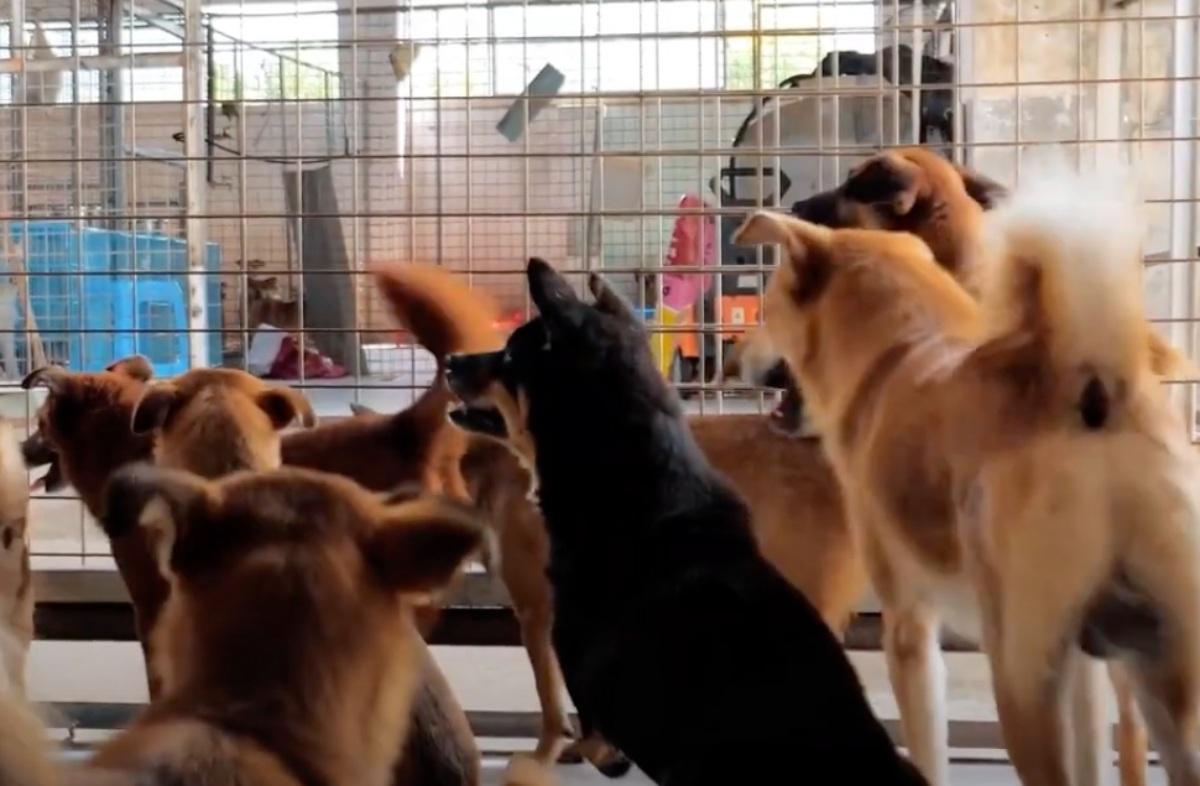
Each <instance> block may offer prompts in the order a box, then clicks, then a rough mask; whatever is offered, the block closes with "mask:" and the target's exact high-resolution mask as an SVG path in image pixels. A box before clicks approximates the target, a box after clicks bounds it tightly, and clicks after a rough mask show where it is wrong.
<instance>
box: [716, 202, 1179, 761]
mask: <svg viewBox="0 0 1200 786" xmlns="http://www.w3.org/2000/svg"><path fill="white" fill-rule="evenodd" d="M1064 190H1065V191H1066V196H1067V197H1069V198H1064V199H1060V200H1058V201H1056V200H1055V198H1054V196H1055V195H1054V194H1053V190H1052V195H1051V198H1050V199H1048V200H1047V199H1046V198H1045V197H1043V196H1035V197H1033V198H1030V197H1028V196H1027V197H1026V201H1025V202H1023V203H1022V204H1021V205H1020V206H1017V207H1011V208H1006V212H1007V216H1008V217H1006V219H1005V221H1006V223H1005V224H1004V226H1005V228H1006V229H1005V231H1006V232H1007V235H1006V237H1007V239H1008V242H1009V244H1010V245H1009V248H1008V251H1007V253H1006V255H1005V256H1004V257H1003V258H1002V259H1001V260H1000V263H999V264H1000V265H1001V266H1000V268H999V270H998V273H997V275H998V276H1000V277H999V278H997V279H996V280H997V283H996V284H993V285H992V288H991V290H990V295H989V296H990V298H991V300H992V301H994V306H993V307H992V308H991V309H990V310H989V311H988V312H987V313H988V314H989V315H990V318H989V319H984V318H982V317H981V316H980V313H981V312H980V310H979V307H978V305H977V304H975V302H974V301H973V300H971V298H970V297H969V296H967V295H966V294H965V293H964V292H963V290H962V289H960V288H958V287H957V286H956V285H955V284H954V282H953V281H952V280H951V279H950V278H949V277H947V276H945V274H944V273H943V272H942V271H940V270H939V269H938V268H937V266H936V265H935V264H934V260H933V257H932V256H931V255H930V252H929V250H928V248H927V247H926V246H924V245H923V244H921V243H918V242H917V241H916V240H914V239H913V238H912V237H911V236H907V235H904V234H898V233H881V232H862V231H841V232H832V231H830V230H828V229H826V228H823V227H817V226H814V225H812V224H809V223H806V222H801V221H796V220H790V219H786V218H782V217H779V216H773V215H770V214H760V215H758V216H756V217H755V218H754V219H752V220H751V221H750V222H748V223H747V224H746V226H745V227H744V228H743V229H742V230H741V231H740V233H739V239H740V240H741V241H744V242H759V243H761V242H770V243H779V244H781V245H782V247H783V249H784V251H785V256H786V259H787V262H786V263H785V264H784V265H783V266H782V267H781V269H780V272H779V273H777V275H776V276H775V278H774V280H773V281H772V285H771V290H770V293H769V295H768V309H769V314H770V317H769V322H768V325H769V327H770V329H771V333H772V337H773V338H774V340H775V343H776V344H777V345H778V346H781V347H784V348H785V350H786V353H787V356H788V361H789V365H791V367H792V368H793V369H794V370H796V371H797V373H798V374H799V377H800V381H801V384H802V386H803V388H804V390H805V392H806V394H807V395H808V397H809V399H810V401H811V402H812V403H813V407H814V409H815V410H816V411H817V414H818V417H819V419H820V426H821V429H822V432H823V433H825V434H826V445H827V449H828V450H829V451H830V454H831V457H832V459H833V461H834V465H835V467H836V468H837V470H838V474H839V477H840V478H841V480H842V481H843V487H844V488H847V489H853V490H854V493H853V494H852V495H851V498H850V505H851V510H852V511H853V517H852V520H853V521H854V523H855V526H856V527H858V528H859V530H860V533H861V538H862V541H863V545H864V547H865V553H866V555H867V558H868V563H869V565H870V567H871V572H872V577H873V579H874V583H875V586H876V589H877V591H878V592H879V594H880V597H881V600H883V602H884V604H885V609H886V615H887V619H888V632H887V636H886V637H885V643H886V646H887V650H888V656H889V666H890V670H891V672H892V676H893V682H894V684H895V687H896V693H897V699H898V701H899V703H900V706H901V713H902V718H903V721H904V727H905V734H906V738H907V741H908V745H909V748H910V750H912V751H913V755H914V759H915V760H916V761H917V762H918V763H920V764H921V765H922V768H923V769H924V770H925V771H926V772H927V773H928V774H930V775H931V776H932V781H933V782H935V783H944V782H945V739H944V734H945V731H944V725H942V727H941V728H938V726H939V720H941V719H942V718H943V716H942V706H941V699H940V696H941V688H940V687H939V685H938V679H937V675H938V674H939V673H940V662H939V660H938V659H937V645H936V640H937V627H938V626H937V623H938V620H939V617H942V616H945V615H948V618H949V619H950V620H951V621H952V622H954V623H957V624H959V625H963V624H966V625H968V628H969V626H970V623H969V620H971V619H973V618H974V616H973V615H978V616H979V618H980V619H981V620H982V623H983V634H984V639H983V640H984V644H985V649H986V650H987V652H988V654H989V656H990V657H991V659H992V665H993V675H994V678H995V681H996V691H997V702H998V706H999V708H1000V714H1001V721H1002V724H1003V726H1004V731H1005V738H1006V740H1007V741H1008V743H1009V748H1010V752H1011V753H1012V755H1013V760H1014V763H1015V764H1016V765H1017V768H1018V771H1019V772H1020V773H1021V775H1022V779H1023V780H1024V782H1025V783H1027V784H1065V783H1066V782H1068V781H1067V774H1066V773H1067V772H1068V771H1069V770H1071V769H1073V771H1074V773H1075V780H1074V781H1073V782H1074V783H1093V782H1095V780H1096V778H1097V777H1098V773H1099V771H1100V768H1101V767H1103V766H1106V763H1105V759H1106V752H1105V749H1106V746H1105V745H1104V740H1103V737H1101V736H1100V735H1101V733H1102V732H1103V730H1104V729H1106V728H1107V727H1106V726H1105V727H1103V729H1100V728H1097V726H1096V723H1095V699H1094V697H1093V696H1092V695H1091V683H1090V682H1089V681H1087V680H1086V679H1085V678H1084V677H1085V674H1086V672H1088V671H1089V670H1088V669H1087V666H1086V664H1084V663H1081V662H1078V663H1077V661H1078V658H1077V657H1076V655H1075V653H1076V652H1077V651H1078V650H1076V649H1075V647H1076V646H1077V647H1079V648H1082V650H1083V651H1085V652H1087V653H1089V654H1093V655H1102V656H1105V657H1118V656H1120V657H1121V658H1122V662H1123V663H1125V664H1127V665H1128V666H1129V667H1130V668H1131V670H1132V671H1131V674H1132V676H1133V678H1134V680H1135V681H1136V682H1137V683H1138V685H1139V693H1140V695H1141V697H1142V699H1143V701H1144V702H1146V703H1145V704H1143V709H1145V708H1146V707H1147V706H1149V707H1152V708H1153V712H1152V713H1151V714H1150V715H1149V716H1148V720H1150V722H1151V729H1152V731H1154V733H1155V737H1156V741H1157V743H1158V747H1159V750H1160V752H1161V753H1162V755H1163V757H1164V762H1165V763H1166V765H1167V768H1168V772H1169V773H1170V774H1171V779H1172V783H1197V782H1200V779H1198V778H1200V775H1198V769H1197V767H1196V764H1195V758H1194V755H1193V754H1191V753H1190V747H1189V746H1190V744H1191V739H1192V736H1193V734H1194V732H1195V725H1196V722H1197V712H1196V710H1195V706H1196V701H1197V698H1198V696H1197V695H1196V694H1197V692H1198V691H1200V675H1198V674H1197V673H1196V671H1195V665H1194V660H1195V658H1194V656H1193V655H1192V654H1191V653H1193V652H1194V650H1195V647H1197V646H1200V630H1197V629H1196V627H1195V622H1194V620H1195V618H1196V608H1197V607H1198V606H1200V576H1198V575H1197V571H1196V569H1195V567H1194V566H1195V562H1196V557H1195V544H1196V543H1197V542H1200V537H1198V534H1200V533H1197V526H1196V525H1197V524H1200V502H1197V501H1196V499H1195V497H1194V494H1192V493H1191V492H1188V493H1184V492H1183V491H1181V490H1180V489H1181V487H1180V486H1179V485H1177V482H1178V483H1183V484H1185V485H1188V484H1190V481H1184V480H1183V477H1184V476H1185V475H1187V473H1189V472H1192V471H1194V469H1192V468H1193V467H1194V465H1195V463H1196V462H1195V457H1194V455H1193V454H1192V451H1190V449H1188V448H1187V446H1186V438H1185V435H1184V433H1183V431H1182V429H1179V428H1177V427H1176V426H1172V419H1171V418H1170V417H1169V409H1168V408H1167V407H1166V405H1165V404H1164V403H1163V395H1162V392H1161V389H1160V388H1159V387H1158V385H1157V384H1156V380H1157V379H1159V373H1160V364H1161V363H1162V360H1163V358H1164V356H1165V354H1164V352H1165V351H1164V346H1165V345H1164V343H1163V342H1161V340H1160V339H1158V338H1157V337H1155V336H1153V334H1152V331H1150V329H1149V327H1148V325H1147V324H1146V322H1145V319H1144V316H1143V315H1142V310H1141V306H1140V298H1141V285H1140V280H1139V278H1138V277H1139V275H1140V269H1139V267H1138V261H1139V258H1140V257H1139V243H1140V235H1139V234H1138V232H1137V231H1136V230H1134V229H1130V228H1129V227H1130V224H1131V223H1133V224H1135V225H1136V221H1134V220H1133V219H1132V218H1131V216H1132V214H1133V213H1134V212H1136V209H1133V210H1128V209H1126V207H1125V206H1120V207H1118V206H1115V205H1114V204H1111V203H1106V202H1104V201H1103V198H1101V199H1100V200H1096V199H1093V198H1092V196H1091V194H1090V192H1089V191H1088V190H1087V189H1085V188H1083V187H1080V186H1072V187H1069V188H1065V189H1064ZM1059 196H1061V195H1059ZM1080 210H1083V211H1084V213H1083V214H1079V215H1084V214H1086V215H1087V221H1083V222H1081V221H1080V220H1079V215H1077V211H1080ZM1101 227H1105V228H1104V229H1101ZM1092 311H1094V313H1095V314H1096V315H1105V316H1104V317H1103V318H1102V319H1092V318H1091V317H1088V316H1087V315H1088V314H1089V313H1091V312H1092ZM1101 325H1104V327H1103V328H1100V326H1101ZM1166 354H1169V353H1166ZM1089 375H1090V376H1089ZM1089 380H1098V381H1089ZM1073 397H1075V398H1077V399H1078V401H1077V402H1076V403H1077V406H1075V405H1072V407H1068V406H1066V405H1065V404H1063V402H1064V401H1066V400H1067V399H1072V398H1073ZM1060 399H1061V400H1062V401H1060ZM955 413H958V414H957V415H956V414H955ZM1110 418H1111V419H1112V425H1111V426H1110V425H1109V422H1110ZM1091 433H1095V434H1097V436H1096V437H1095V438H1093V437H1091V436H1089V435H1090V434H1091ZM1081 441H1082V442H1085V443H1087V445H1083V444H1079V443H1080V442H1081ZM1093 442H1094V444H1093ZM1151 444H1152V445H1155V446H1157V447H1155V448H1150V447H1148V445H1151ZM1109 451H1111V452H1109ZM1102 456H1108V458H1101V457H1102ZM1085 457H1087V458H1088V460H1086V461H1084V460H1083V459H1084V458H1085ZM1110 459H1111V460H1110ZM1126 465H1128V466H1126ZM1135 466H1136V467H1137V468H1136V469H1135V468H1134V467H1135ZM1180 472H1183V475H1180ZM1143 477H1145V478H1146V481H1145V482H1144V483H1141V482H1131V483H1124V482H1123V481H1120V480H1118V478H1129V479H1133V478H1143ZM1189 487H1190V486H1189ZM1166 499H1170V500H1172V502H1170V503H1169V504H1168V503H1166V502H1163V500H1166ZM1114 506H1115V507H1114ZM1119 511H1120V512H1119ZM1132 511H1137V512H1136V513H1134V512H1132ZM1135 521H1136V523H1134V522H1135ZM1131 527H1132V528H1134V529H1135V530H1136V532H1137V533H1138V535H1137V537H1130V538H1125V537H1123V536H1122V535H1121V533H1123V532H1126V531H1128V530H1129V528H1131ZM1163 528H1166V529H1168V530H1169V531H1171V532H1172V533H1175V534H1174V535H1172V536H1170V537H1167V538H1165V539H1160V538H1159V537H1158V535H1156V534H1155V533H1157V532H1159V531H1160V530H1162V529H1163ZM1118 542H1119V543H1121V544H1122V545H1120V546H1117V545H1116V544H1117V543H1118ZM1167 542H1172V543H1174V544H1175V546H1171V547H1167V550H1166V551H1163V550H1162V548H1161V546H1162V545H1163V544H1165V543H1167ZM1168 552H1169V553H1168ZM1047 560H1049V561H1047ZM1039 565H1040V567H1038V566H1039ZM1035 576H1036V577H1037V578H1035ZM1109 593H1117V594H1119V598H1118V597H1117V596H1116V595H1113V596H1112V598H1111V599H1110V597H1109ZM972 598H976V599H978V600H979V602H980V603H981V606H980V607H978V608H976V607H974V605H973V603H972V600H971V599H972ZM1147 615H1149V618H1150V619H1151V622H1150V623H1149V625H1148V624H1147V622H1146V620H1147V618H1148V617H1147ZM1168 629H1169V630H1171V631H1173V633H1172V634H1171V640H1172V642H1173V644H1172V645H1170V646H1168V647H1167V648H1166V649H1158V648H1157V644H1156V643H1155V642H1156V641H1157V636H1159V635H1161V632H1162V631H1164V630H1168ZM1147 648H1149V649H1147ZM1176 648H1178V650H1179V651H1180V652H1187V653H1189V654H1188V655H1186V656H1182V655H1181V656H1180V657H1179V658H1176V657H1163V656H1162V655H1161V653H1165V652H1171V651H1174V650H1175V649H1176ZM1156 653H1158V654H1156ZM1164 680H1165V681H1164ZM1063 686H1067V687H1066V689H1065V694H1064V687H1063ZM1168 686H1170V688H1171V689H1170V695H1169V696H1168V695H1166V694H1165V693H1164V690H1165V689H1166V688H1167V687H1168ZM1065 695H1070V696H1072V697H1073V698H1074V699H1075V703H1074V704H1073V707H1072V708H1073V709H1074V710H1075V715H1074V722H1073V724H1072V726H1071V728H1070V732H1071V733H1072V734H1073V735H1074V737H1075V740H1074V745H1073V746H1069V745H1067V743H1066V741H1065V736H1064V734H1065V731H1064V729H1062V728H1060V726H1059V724H1060V722H1061V713H1062V712H1063V710H1064V708H1063V707H1062V706H1061V705H1060V703H1061V702H1062V701H1063V699H1064V698H1065ZM1068 750H1070V751H1073V754H1074V761H1073V763H1071V762H1068V761H1067V758H1066V756H1067V754H1066V751H1068Z"/></svg>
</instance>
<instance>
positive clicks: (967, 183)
mask: <svg viewBox="0 0 1200 786" xmlns="http://www.w3.org/2000/svg"><path fill="white" fill-rule="evenodd" d="M954 169H955V170H956V171H957V172H958V176H959V177H961V178H962V182H963V187H964V188H966V189H967V195H968V196H970V197H971V199H974V200H975V201H976V202H978V203H979V206H980V207H982V208H983V209H984V210H991V209H992V208H994V207H996V206H997V205H999V204H1000V203H1001V202H1003V201H1004V200H1005V199H1006V198H1007V197H1008V188H1006V187H1005V186H1003V185H1001V184H999V183H997V182H996V181H995V180H992V179H991V178H990V177H988V176H987V175H981V174H980V173H978V172H976V171H974V170H971V169H967V168H966V167H964V166H961V165H959V164H955V165H954Z"/></svg>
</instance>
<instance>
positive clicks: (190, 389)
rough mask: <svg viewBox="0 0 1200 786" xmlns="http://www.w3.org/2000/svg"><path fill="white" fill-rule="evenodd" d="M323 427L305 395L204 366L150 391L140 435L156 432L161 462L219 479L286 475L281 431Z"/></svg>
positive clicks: (140, 406)
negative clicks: (257, 473) (254, 473)
mask: <svg viewBox="0 0 1200 786" xmlns="http://www.w3.org/2000/svg"><path fill="white" fill-rule="evenodd" d="M297 418H298V419H299V420H300V421H301V424H302V425H303V426H305V427H306V428H311V427H312V426H314V425H316V415H314V414H313V410H312V405H311V404H309V402H308V399H307V398H305V397H304V396H303V395H302V394H301V393H300V392H299V391H297V390H295V389H293V388H290V387H286V386H275V385H268V384H267V383H266V382H263V381H262V380H261V379H259V378H258V377H256V376H253V375H252V374H247V373H246V372H245V371H240V370H238V369H228V368H201V369H193V370H192V371H189V372H187V373H186V374H183V375H182V376H179V377H176V378H175V379H172V380H169V381H164V382H154V383H151V384H150V385H148V386H147V388H146V390H145V391H144V392H143V394H142V397H141V399H139V401H138V403H137V404H136V405H135V406H134V409H133V415H132V417H131V425H132V428H133V433H134V434H138V435H144V434H154V435H155V436H156V440H155V449H154V453H155V463H157V464H158V465H159V466H163V467H171V468H173V469H183V470H187V471H188V472H194V473H195V474H197V475H200V476H201V477H205V478H210V479H215V478H219V477H222V476H224V475H228V474H229V473H231V472H236V471H238V470H243V469H253V470H268V469H278V468H279V466H280V465H281V464H282V459H281V458H280V447H279V445H280V438H279V432H280V431H281V430H282V429H284V428H287V427H288V426H290V425H291V424H292V422H293V421H295V420H296V419H297Z"/></svg>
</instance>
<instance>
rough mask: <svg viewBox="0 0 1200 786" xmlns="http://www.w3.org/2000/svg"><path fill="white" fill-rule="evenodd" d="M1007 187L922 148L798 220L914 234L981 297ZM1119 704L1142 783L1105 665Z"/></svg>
mask: <svg viewBox="0 0 1200 786" xmlns="http://www.w3.org/2000/svg"><path fill="white" fill-rule="evenodd" d="M1005 197H1007V190H1006V189H1005V188H1004V186H1002V185H1000V184H998V183H995V182H994V181H992V180H990V179H988V178H987V177H985V176H983V175H981V174H979V173H977V172H973V171H971V170H969V169H965V168H964V167H962V166H959V165H958V164H955V163H953V162H951V161H948V160H947V159H945V158H943V157H942V156H939V155H936V154H934V153H932V152H930V151H927V150H923V149H921V148H901V149H897V150H890V151H887V152H884V153H880V154H879V155H877V156H875V157H873V158H871V159H869V160H867V161H865V162H863V163H862V164H860V165H859V166H857V167H855V168H854V169H853V170H851V172H850V175H849V177H848V179H847V180H846V182H845V183H843V184H842V185H840V186H838V187H837V188H834V189H831V190H829V191H825V192H822V193H820V194H817V195H815V196H813V197H810V198H809V199H806V200H803V201H800V202H797V203H796V204H795V205H793V207H792V212H793V213H794V214H795V215H797V216H798V217H800V218H802V219H805V220H808V221H812V222H814V223H818V224H822V225H824V226H828V227H831V228H838V229H843V228H858V229H884V230H889V231H902V232H911V233H912V234H914V235H916V236H917V237H919V238H921V239H922V240H924V241H925V243H926V245H928V246H929V248H930V250H932V251H933V254H934V259H935V261H936V262H937V263H938V265H940V266H941V267H942V268H944V269H945V270H947V271H948V272H950V273H952V274H954V275H955V277H956V279H957V280H958V281H959V283H960V284H962V285H963V286H964V287H965V288H966V289H968V291H970V292H971V294H973V295H975V296H978V295H979V286H980V281H981V277H982V276H984V275H985V274H986V272H987V269H988V268H989V266H990V264H991V263H992V262H993V261H994V260H990V259H989V258H988V254H987V253H986V248H985V241H984V237H983V227H984V211H985V210H991V209H993V208H995V207H997V206H998V205H1000V204H1002V203H1003V201H1004V199H1005ZM1150 342H1151V352H1152V353H1153V355H1154V362H1155V367H1156V368H1157V369H1159V370H1160V371H1161V372H1162V373H1164V374H1167V373H1171V372H1172V371H1177V370H1178V369H1177V368H1176V367H1175V365H1174V364H1175V356H1174V353H1173V350H1172V349H1171V348H1170V345H1169V344H1168V343H1167V342H1165V341H1164V340H1163V339H1162V338H1161V337H1160V336H1159V335H1158V334H1157V333H1151V335H1150ZM738 349H739V352H738V354H737V356H736V358H735V360H736V361H737V366H738V367H737V369H735V373H736V372H738V371H740V372H741V373H742V375H743V376H745V377H746V378H747V379H749V380H751V381H754V382H762V381H763V380H765V379H766V378H767V377H769V376H771V375H772V374H774V373H775V367H774V364H776V363H777V362H779V360H780V355H779V353H778V351H776V350H775V348H774V347H773V346H772V344H771V341H770V337H769V335H768V333H767V331H766V330H764V329H758V330H755V331H752V332H751V333H750V334H748V335H747V337H746V338H745V339H744V340H743V341H742V342H740V346H739V348H738ZM1110 671H1111V678H1112V682H1113V688H1114V690H1115V693H1116V699H1117V713H1118V717H1117V735H1118V737H1117V751H1118V755H1119V765H1120V770H1121V784H1122V786H1144V784H1145V783H1146V753H1147V741H1146V731H1145V727H1144V726H1143V724H1142V721H1141V718H1140V716H1139V714H1138V711H1137V706H1136V702H1135V700H1134V696H1133V689H1132V686H1131V685H1130V684H1129V683H1128V680H1127V679H1126V678H1125V677H1124V675H1123V673H1122V672H1121V669H1120V666H1119V664H1117V663H1113V664H1112V665H1111V667H1110Z"/></svg>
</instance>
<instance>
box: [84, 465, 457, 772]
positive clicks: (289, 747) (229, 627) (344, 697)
mask: <svg viewBox="0 0 1200 786" xmlns="http://www.w3.org/2000/svg"><path fill="white" fill-rule="evenodd" d="M105 511H106V513H105V516H104V519H103V525H104V528H105V531H106V533H107V534H108V536H109V537H110V538H111V539H112V540H113V541H114V542H117V541H120V540H121V539H123V538H125V537H128V536H129V535H131V534H133V533H134V532H136V531H137V530H145V531H147V533H148V534H149V538H150V539H151V540H153V541H154V542H155V543H156V544H157V549H156V553H157V554H158V555H159V559H160V570H161V571H162V572H163V573H164V574H166V575H168V576H169V577H170V583H171V593H170V600H169V601H168V604H167V607H166V608H165V610H164V611H163V614H162V617H161V620H160V624H159V625H158V626H157V628H156V629H155V632H154V635H155V638H156V641H157V646H156V647H155V652H156V657H157V658H158V661H159V664H160V669H159V670H160V672H161V674H162V675H163V680H162V688H163V693H162V695H161V696H160V697H159V698H158V699H156V700H155V701H154V702H153V703H152V705H151V706H150V708H149V709H148V710H147V711H146V712H145V713H144V714H143V715H142V716H141V717H140V718H139V719H138V720H137V721H136V722H135V723H134V725H133V726H132V727H131V728H130V729H129V730H127V731H126V732H124V733H122V734H121V735H119V736H118V737H117V738H116V739H115V740H113V741H112V742H110V743H107V744H105V745H104V746H102V747H101V749H100V750H99V751H98V752H97V754H96V755H95V757H94V758H93V759H92V760H91V761H90V762H88V764H87V765H85V768H84V770H83V771H82V772H79V773H76V774H75V777H74V778H73V779H72V780H73V781H74V782H79V783H95V782H96V778H97V777H98V776H108V777H109V778H110V779H111V782H113V783H128V784H133V783H143V782H149V781H153V782H156V783H158V782H171V783H178V784H195V786H200V785H201V784H210V783H254V784H264V785H266V786H284V785H285V784H286V785H287V786H300V785H301V784H314V783H327V784H337V785H341V786H371V785H372V784H374V785H375V786H384V784H387V783H389V782H390V780H391V769H392V766H393V764H394V762H395V761H396V759H397V755H398V754H399V748H400V741H401V740H402V739H403V738H404V735H405V731H406V727H407V725H408V717H409V715H410V711H409V705H410V703H411V701H412V697H413V694H414V692H415V690H416V687H417V685H418V683H419V678H420V657H419V652H420V649H419V647H420V637H419V635H418V633H417V631H416V628H415V625H414V624H413V617H412V607H413V604H414V603H417V604H419V603H421V602H424V600H425V599H427V598H428V597H429V596H430V595H431V594H432V593H434V592H435V591H437V590H439V589H440V588H441V587H442V586H443V585H445V583H446V582H448V581H449V580H450V578H451V576H453V575H454V573H455V572H456V571H457V570H458V568H459V566H460V564H461V563H462V562H463V561H464V560H465V559H466V558H467V557H468V556H469V555H470V554H471V552H473V551H474V550H475V549H477V548H478V546H479V544H480V535H481V529H480V527H479V525H478V523H477V521H476V520H475V516H474V514H473V513H471V512H470V511H469V510H467V509H466V508H464V507H463V506H462V505H461V504H457V503H451V502H448V501H442V500H436V499H428V498H426V499H420V500H417V501H412V502H407V503H403V504H400V505H386V504H384V503H383V502H381V501H380V500H379V499H378V498H377V497H376V496H375V495H373V494H370V493H369V492H366V491H364V490H362V489H361V488H359V487H358V486H357V485H355V484H354V483H352V482H350V481H348V480H345V479H343V478H338V477H334V476H327V475H322V474H320V473H315V472H310V471H305V470H296V469H285V470H278V471H275V472H270V473H254V474H250V473H238V474H234V475H231V476H229V477H227V478H225V479H223V480H221V481H218V482H210V481H205V480H203V479H201V478H199V477H197V476H195V475H191V474H189V473H183V472H178V471H173V470H166V469H158V468H151V467H146V466H133V467H127V468H125V469H123V470H121V471H119V472H118V473H117V474H116V475H115V476H114V478H113V480H112V483H111V484H110V490H109V492H108V499H107V504H106V505H105ZM104 782H106V783H107V782H109V781H104Z"/></svg>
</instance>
